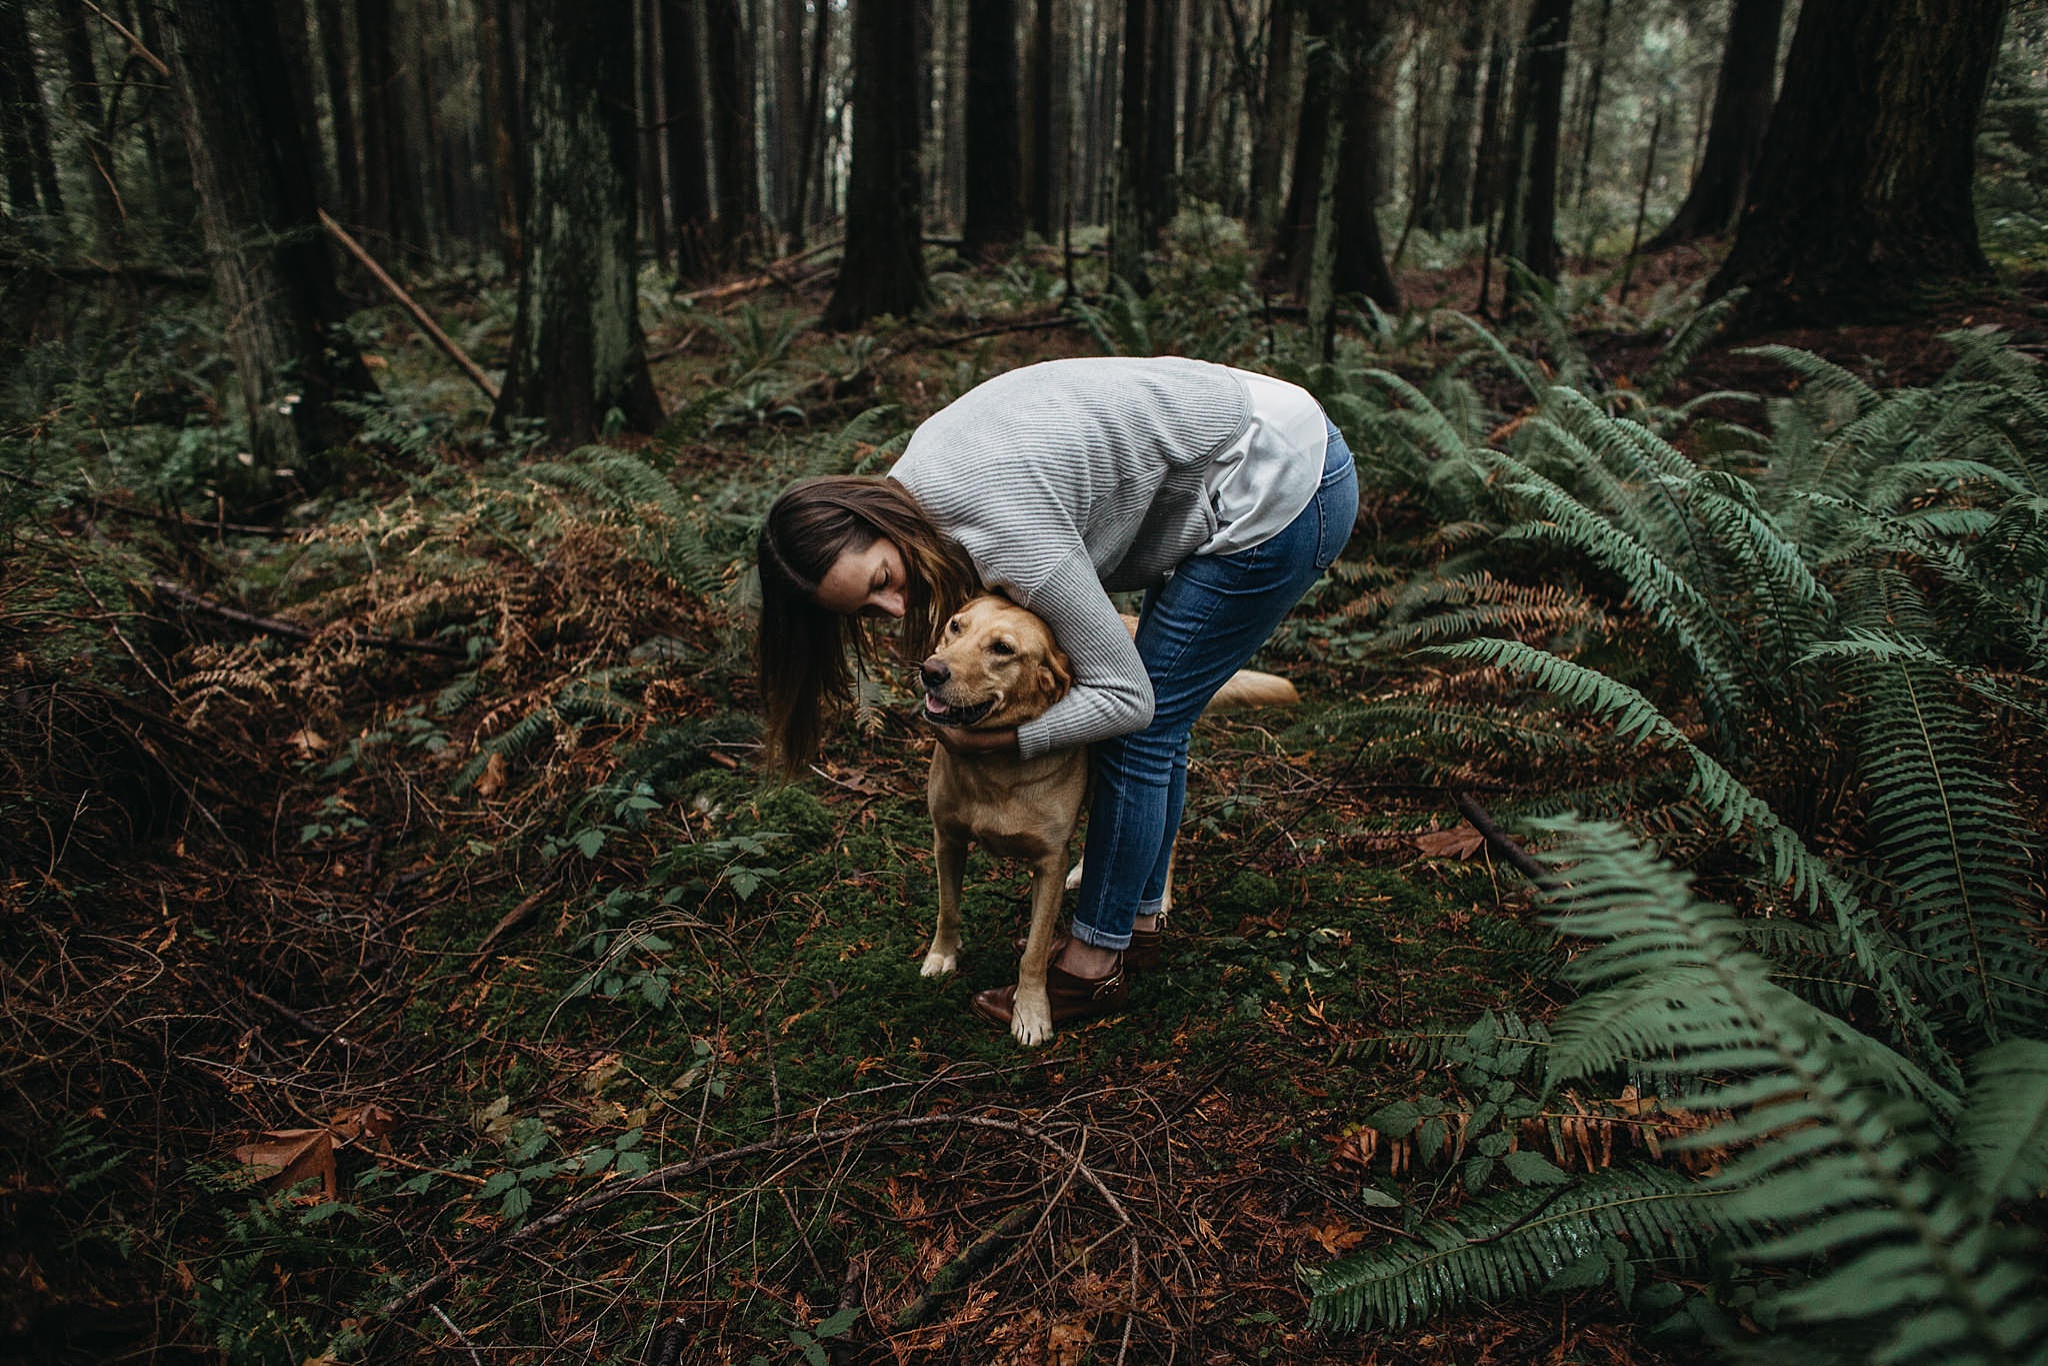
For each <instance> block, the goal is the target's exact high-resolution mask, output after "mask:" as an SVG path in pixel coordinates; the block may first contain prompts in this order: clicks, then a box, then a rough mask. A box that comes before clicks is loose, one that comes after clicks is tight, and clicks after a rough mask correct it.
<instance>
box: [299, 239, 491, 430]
mask: <svg viewBox="0 0 2048 1366" xmlns="http://www.w3.org/2000/svg"><path fill="white" fill-rule="evenodd" d="M317 212H318V213H319V215H320V223H321V225H322V226H323V227H325V228H326V229H327V231H329V232H330V233H333V234H334V240H335V241H337V242H339V243H341V245H342V246H343V247H345V248H347V249H348V254H349V255H351V256H353V257H355V258H356V260H357V261H359V262H361V263H362V266H363V269H364V270H367V271H369V272H370V274H371V275H372V276H373V277H374V278H375V279H376V281H377V283H378V284H380V285H382V286H384V288H385V289H386V290H387V291H389V292H390V294H391V297H392V298H394V299H396V300H398V302H399V303H400V304H401V305H402V306H403V307H404V308H405V311H406V312H408V313H410V314H412V320H413V321H414V322H416V323H418V324H419V325H420V331H422V332H424V333H426V334H427V336H428V337H429V338H430V339H431V340H432V341H433V343H434V345H436V346H438V347H440V348H441V349H442V350H443V351H445V352H447V353H448V358H449V359H450V360H452V361H454V362H455V363H456V364H457V365H459V366H461V367H462V373H463V374H465V375H468V376H469V378H470V382H471V383H473V384H475V385H476V387H477V388H479V389H481V390H483V391H484V393H485V395H486V396H488V397H489V398H490V400H491V402H493V403H496V402H497V401H498V386H497V385H495V384H493V383H491V377H490V376H489V375H486V374H485V373H484V372H483V370H482V368H481V367H480V366H478V365H477V363H476V362H475V361H473V360H471V359H470V358H469V353H468V352H466V351H464V350H463V349H462V348H461V347H459V346H457V345H456V344H455V341H454V339H453V338H452V337H450V336H449V335H448V334H447V333H446V332H443V331H442V330H441V329H440V327H439V326H438V325H437V324H436V323H435V322H434V320H433V319H432V318H430V317H428V316H427V310H425V309H424V308H421V307H420V306H419V304H418V303H416V302H415V301H414V300H413V297H412V295H410V294H408V293H406V292H405V291H404V290H403V289H400V288H399V287H398V281H396V280H394V279H392V278H391V277H390V276H389V275H387V274H385V273H384V267H382V266H380V265H378V264H377V261H376V258H375V257H373V256H371V255H370V253H369V252H367V251H365V250H363V244H362V243H360V242H358V241H356V239H355V238H353V237H351V236H349V235H348V230H347V229H346V228H344V227H342V226H341V224H339V223H337V222H335V221H334V219H333V218H332V216H330V215H329V214H328V212H327V210H325V209H320V210H317Z"/></svg>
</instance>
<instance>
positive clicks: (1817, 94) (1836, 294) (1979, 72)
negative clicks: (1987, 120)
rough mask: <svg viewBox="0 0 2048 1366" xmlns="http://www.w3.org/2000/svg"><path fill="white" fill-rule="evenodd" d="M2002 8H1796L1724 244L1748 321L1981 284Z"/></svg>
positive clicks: (1850, 308)
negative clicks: (1979, 181)
mask: <svg viewBox="0 0 2048 1366" xmlns="http://www.w3.org/2000/svg"><path fill="white" fill-rule="evenodd" d="M2005 11H2006V3H2005V0H1948V3H1945V4H1941V5H1930V4H1927V3H1925V0H1806V3H1805V4H1804V5H1802V6H1801V7H1800V11H1799V27H1798V28H1797V29H1796V30H1794V32H1793V35H1792V51H1791V52H1790V54H1788V56H1787V57H1786V61H1785V81H1784V87H1783V90H1782V91H1781V92H1780V94H1779V96H1778V105H1777V108H1776V109H1775V110H1774V111H1773V112H1772V114H1771V123H1770V130H1769V132H1768V133H1766V134H1765V137H1764V154H1763V160H1762V161H1761V162H1760V163H1759V164H1758V166H1757V169H1756V174H1755V178H1754V179H1753V180H1752V182H1751V185H1750V194H1749V203H1748V206H1747V207H1746V208H1745V209H1744V210H1743V214H1742V223H1741V227H1740V228H1739V229H1737V231H1736V236H1735V246H1734V248H1733V249H1732V250H1730V252H1729V253H1728V259H1727V261H1726V262H1725V263H1723V265H1722V267H1721V269H1720V272H1719V273H1718V274H1716V275H1715V276H1714V279H1713V281H1712V283H1711V284H1710V285H1709V286H1708V292H1709V293H1710V294H1713V295H1715V296H1719V295H1721V294H1725V293H1727V292H1728V291H1729V290H1730V289H1732V288H1734V287H1736V286H1738V285H1751V286H1756V288H1755V289H1754V291H1753V292H1752V293H1751V295H1750V298H1749V301H1748V303H1747V304H1746V305H1745V311H1746V313H1747V315H1748V318H1749V319H1750V321H1751V322H1752V323H1753V324H1758V325H1763V324H1778V323H1790V322H1795V321H1799V322H1834V321H1843V320H1847V319H1852V318H1862V317H1876V316H1882V315H1885V314H1888V313H1892V312H1896V311H1899V310H1903V309H1906V308H1910V307H1912V306H1913V305H1914V304H1916V303H1918V302H1920V301H1921V300H1922V299H1923V297H1924V296H1925V294H1926V293H1927V292H1928V291H1929V290H1930V289H1934V288H1939V287H1943V286H1948V285H1953V284H1955V283H1958V282H1962V281H1972V280H1981V279H1984V278H1985V277H1987V276H1988V275H1989V274H1990V266H1989V264H1988V263H1987V262H1986V261H1985V259H1984V251H1983V248H1982V247H1981V246H1979V245H1978V241H1977V220H1976V215H1975V213H1974V211H1973V209H1972V206H1971V201H1970V182H1971V179H1972V177H1973V175H1974V173H1975V166H1976V138H1977V119H1978V116H1979V114H1980V113H1981V112H1982V110H1983V105H1984V91H1985V87H1986V85H1987V84H1988V83H1989V81H1990V78H1991V67H1992V63H1993V62H1994V60H1995V59H1996V58H1997V55H1998V38H1999V34H2000V32H2001V30H2002V29H2003V27H2004V24H2005Z"/></svg>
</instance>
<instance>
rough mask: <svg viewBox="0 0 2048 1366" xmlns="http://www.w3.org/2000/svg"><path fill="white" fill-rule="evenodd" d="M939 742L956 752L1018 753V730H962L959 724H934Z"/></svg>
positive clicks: (933, 728) (934, 730)
mask: <svg viewBox="0 0 2048 1366" xmlns="http://www.w3.org/2000/svg"><path fill="white" fill-rule="evenodd" d="M932 730H933V732H934V733H935V734H936V735H937V736H938V737H939V743H940V744H942V745H944V746H945V747H946V748H947V750H948V751H950V752H951V753H954V754H1008V755H1012V756H1014V755H1015V754H1016V753H1017V732H1016V731H1014V730H961V729H959V728H958V727H957V726H933V727H932Z"/></svg>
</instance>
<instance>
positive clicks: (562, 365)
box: [495, 0, 661, 443]
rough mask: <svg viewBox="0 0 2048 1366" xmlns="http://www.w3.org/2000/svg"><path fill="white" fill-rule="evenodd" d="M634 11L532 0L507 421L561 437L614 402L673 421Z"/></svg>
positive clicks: (586, 431)
mask: <svg viewBox="0 0 2048 1366" xmlns="http://www.w3.org/2000/svg"><path fill="white" fill-rule="evenodd" d="M631 16H632V5H631V3H630V0H604V3H595V0H528V4H527V6H526V27H527V43H526V53H527V71H526V141H527V147H528V151H529V156H530V158H531V166H530V172H529V173H530V177H531V185H532V198H531V201H530V205H529V208H528V210H527V215H526V226H525V230H524V232H523V233H522V234H521V237H522V241H523V244H524V248H525V263H524V266H523V268H522V269H521V270H520V272H519V299H518V311H517V313H516V314H515V315H514V320H513V324H512V355H511V364H510V366H509V367H508V368H507V370H506V374H505V385H504V391H503V392H502V393H501V394H500V396H499V399H498V409H497V413H496V415H495V420H498V421H500V422H501V423H502V422H503V421H504V420H505V419H506V418H509V417H537V418H542V419H545V421H546V423H547V435H548V437H549V439H550V440H552V441H555V442H561V443H575V442H582V441H589V440H591V439H592V438H593V437H595V436H597V435H598V434H599V433H600V432H602V431H603V430H604V429H605V427H606V426H607V425H608V424H607V418H608V417H609V416H610V415H611V414H612V413H614V412H616V413H617V414H618V418H617V419H614V420H615V421H619V420H622V421H623V424H624V425H625V426H626V427H629V428H631V429H633V430H635V431H651V430H653V428H654V427H655V426H656V425H657V424H658V423H659V422H660V420H661V403H660V400H659V399H658V398H657V397H656V396H655V392H654V381H653V379H652V377H651V376H650V375H649V374H648V369H647V352H646V344H645V341H644V339H643V337H642V335H641V331H640V313H639V306H638V305H639V299H638V293H637V289H636V285H637V280H638V274H639V270H638V259H637V256H636V254H635V251H634V241H633V238H634V232H633V221H634V184H633V177H634V166H635V162H636V160H637V147H636V138H635V132H634V127H633V99H632V90H633V30H632V27H631Z"/></svg>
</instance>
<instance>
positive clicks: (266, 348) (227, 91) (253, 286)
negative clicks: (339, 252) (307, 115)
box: [164, 0, 373, 490]
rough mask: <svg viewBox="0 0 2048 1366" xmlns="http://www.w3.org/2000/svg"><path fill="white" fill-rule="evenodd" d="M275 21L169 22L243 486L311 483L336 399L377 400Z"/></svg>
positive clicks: (218, 4) (256, 8) (261, 7)
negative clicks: (238, 401) (230, 367)
mask: <svg viewBox="0 0 2048 1366" xmlns="http://www.w3.org/2000/svg"><path fill="white" fill-rule="evenodd" d="M278 18H279V15H278V12H277V10H276V9H275V8H274V7H273V6H271V5H269V4H267V3H265V0H184V3H183V4H181V5H179V7H178V10H177V13H176V16H175V20H173V19H171V18H170V17H169V16H167V17H166V22H165V26H164V27H165V36H166V38H167V39H168V40H169V41H168V43H167V47H168V48H169V51H168V52H167V53H166V54H165V55H166V56H167V57H168V59H169V62H170V66H171V72H172V80H173V82H174V83H175V85H176V88H177V91H178V95H179V100H178V106H179V115H180V119H181V122H182V124H183V127H184V134H185V147H186V151H187V154H188V155H189V157H190V159H191V165H192V179H193V184H194V187H195V188H196V189H197V190H198V193H199V208H200V226H201V229H202V231H203V233H204V235H205V239H206V251H207V257H208V259H209V261H210V262H211V264H212V268H213V280H214V288H215V291H216V293H217V294H218V295H219V296H220V306H221V311H222V313H223V315H224V316H225V318H226V320H227V337H228V346H229V349H230V351H231V352H232V353H233V355H234V360H235V371H236V374H237V376H238V377H239V379H240V381H241V389H242V397H243V399H244V401H245V402H246V404H247V406H248V413H249V445H250V454H251V456H252V458H253V460H254V462H255V465H254V468H255V469H256V470H257V471H258V475H257V476H255V477H253V478H252V479H251V481H250V482H251V484H252V490H257V489H260V488H261V487H262V485H263V482H264V481H263V480H262V477H261V472H264V471H273V470H286V469H288V470H292V471H295V472H296V474H297V476H298V478H299V480H300V481H301V482H302V483H306V484H309V485H316V486H317V485H318V484H319V483H320V482H321V481H322V479H323V478H324V477H325V475H326V473H327V469H326V465H325V462H324V456H325V453H326V452H327V451H328V450H329V449H330V448H332V447H333V446H335V445H338V444H340V443H341V442H342V441H344V440H346V439H347V437H348V436H349V434H350V432H351V431H352V424H350V423H349V422H348V421H347V420H346V419H344V418H342V417H341V416H340V415H339V414H337V413H336V412H335V411H334V409H333V407H332V404H333V402H334V401H335V400H336V399H341V398H357V397H361V396H363V395H366V394H369V393H371V392H372V391H373V389H372V385H371V382H370V377H369V372H368V371H367V370H365V369H364V367H363V362H362V357H361V356H360V355H359V354H358V353H357V351H356V347H355V343H354V342H353V340H351V339H350V337H349V335H348V333H347V331H346V329H345V327H344V326H343V324H344V322H345V319H346V317H347V310H346V307H345V306H344V304H343V302H342V299H341V295H340V292H339V291H338V290H337V289H336V288H335V283H334V266H333V260H332V257H331V256H330V255H329V253H328V249H327V236H326V234H325V233H324V232H322V231H321V229H320V226H319V222H318V217H317V211H318V207H319V206H318V203H317V200H316V198H315V187H314V182H313V165H314V158H313V153H312V149H311V148H309V147H307V146H306V144H305V138H304V136H303V130H302V129H301V128H300V125H299V120H298V118H297V114H296V111H295V108H294V104H293V95H292V92H291V90H290V88H289V87H290V83H291V72H290V68H289V67H288V66H287V64H286V61H285V55H284V47H283V43H282V40H281V37H280V35H279V33H278V29H277V22H278Z"/></svg>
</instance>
